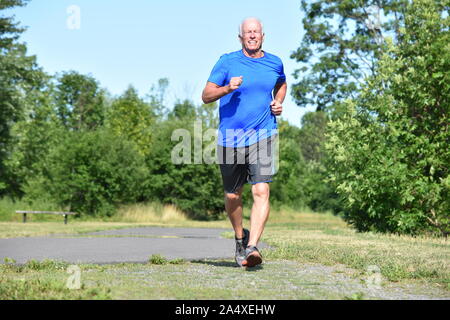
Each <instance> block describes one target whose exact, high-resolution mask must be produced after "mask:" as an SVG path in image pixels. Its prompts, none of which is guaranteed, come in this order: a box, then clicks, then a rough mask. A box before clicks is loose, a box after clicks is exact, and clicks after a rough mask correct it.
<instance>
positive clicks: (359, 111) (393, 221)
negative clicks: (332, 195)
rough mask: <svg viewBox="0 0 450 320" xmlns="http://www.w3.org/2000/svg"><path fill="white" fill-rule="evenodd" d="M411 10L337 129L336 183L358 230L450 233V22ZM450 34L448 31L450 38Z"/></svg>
mask: <svg viewBox="0 0 450 320" xmlns="http://www.w3.org/2000/svg"><path fill="white" fill-rule="evenodd" d="M443 11H444V7H443V6H439V1H431V0H420V1H414V2H412V4H410V5H409V7H408V10H407V14H406V18H405V28H403V29H402V30H401V39H400V41H399V45H397V46H394V45H392V44H391V43H390V42H389V43H388V47H389V49H388V51H387V52H386V53H385V54H384V56H383V58H382V59H381V60H380V63H379V66H378V68H377V73H376V75H375V76H374V77H372V78H371V79H369V80H368V82H367V84H366V85H365V87H364V88H363V91H362V93H361V96H360V97H359V98H358V99H357V100H353V101H348V105H347V112H346V114H345V115H344V116H343V118H342V119H340V120H337V121H332V122H331V123H330V126H329V128H330V132H329V136H328V142H327V149H328V150H329V151H330V154H331V161H330V163H329V171H330V173H331V175H330V180H331V181H332V182H333V183H334V184H335V186H336V188H337V191H338V192H339V193H340V194H341V195H342V196H343V198H344V202H345V209H346V210H345V211H346V212H345V217H346V219H347V220H348V221H349V222H351V223H352V224H354V225H355V226H356V228H357V229H358V230H361V231H367V230H376V231H382V232H398V233H410V234H418V233H422V232H427V231H432V232H439V233H440V234H442V235H448V234H449V233H450V219H449V218H450V217H449V214H450V192H449V191H450V176H449V166H448V164H449V163H450V149H449V147H448V146H449V142H450V130H449V122H448V119H449V118H450V109H449V105H450V72H449V70H450V47H449V43H450V35H449V33H448V28H449V22H450V18H449V17H448V16H447V17H445V15H444V14H443ZM446 30H447V31H446Z"/></svg>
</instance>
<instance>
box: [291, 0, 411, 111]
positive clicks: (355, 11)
mask: <svg viewBox="0 0 450 320" xmlns="http://www.w3.org/2000/svg"><path fill="white" fill-rule="evenodd" d="M406 3H407V0H386V1H380V0H315V1H309V0H308V1H307V0H302V2H301V6H302V9H303V11H304V12H305V18H304V19H303V27H304V30H305V34H304V37H303V39H302V42H301V45H300V47H299V48H298V49H297V50H296V51H295V52H293V53H292V55H291V58H293V59H295V60H296V61H297V62H299V63H300V64H301V66H300V68H299V69H297V70H295V72H294V77H295V78H296V79H299V81H298V82H297V83H295V84H294V85H293V86H292V95H293V97H294V99H295V101H296V103H297V104H298V105H299V106H301V107H305V106H307V105H314V106H316V108H317V110H324V111H325V110H327V109H330V108H331V109H333V107H334V104H335V103H336V102H339V101H343V100H344V99H346V98H348V97H356V96H357V94H358V90H359V88H360V86H361V84H362V83H363V80H364V78H365V77H368V76H371V75H373V72H374V70H375V64H376V61H377V60H378V59H379V57H380V56H381V54H382V53H383V48H384V38H385V37H386V35H393V36H394V39H395V38H396V34H397V33H398V30H399V28H400V27H401V26H402V25H403V19H404V18H403V16H404V7H405V4H406Z"/></svg>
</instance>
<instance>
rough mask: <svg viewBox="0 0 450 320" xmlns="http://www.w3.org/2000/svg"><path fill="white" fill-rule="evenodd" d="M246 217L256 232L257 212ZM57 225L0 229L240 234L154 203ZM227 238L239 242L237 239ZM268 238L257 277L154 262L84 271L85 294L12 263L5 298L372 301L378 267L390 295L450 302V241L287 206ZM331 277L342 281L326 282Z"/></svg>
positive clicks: (2, 226)
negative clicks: (400, 292)
mask: <svg viewBox="0 0 450 320" xmlns="http://www.w3.org/2000/svg"><path fill="white" fill-rule="evenodd" d="M1 204H2V202H0V205H1ZM244 217H245V219H244V225H245V226H246V227H248V226H249V221H248V220H249V210H248V208H247V209H245V214H244ZM48 218H49V221H48V222H44V221H33V220H30V221H29V222H27V223H25V224H23V223H21V222H17V221H16V222H14V221H12V222H5V221H3V222H0V238H6V237H19V236H38V235H50V234H78V235H82V234H83V233H86V232H93V231H100V230H106V229H115V228H128V227H141V226H167V227H212V228H227V229H229V230H230V229H231V227H230V224H229V222H228V221H227V220H226V219H223V220H219V221H208V222H206V221H190V220H189V219H187V218H186V217H185V216H184V215H182V214H181V213H180V212H178V211H177V210H176V209H175V208H174V207H170V206H160V205H154V204H149V205H133V206H128V207H123V208H121V210H120V211H119V214H118V215H117V216H116V217H115V218H114V219H112V221H109V222H106V221H92V220H91V221H80V220H78V219H72V220H71V219H70V218H69V223H68V224H67V225H64V223H63V222H62V221H52V220H51V218H52V217H51V216H50V217H48ZM224 235H225V236H227V237H230V238H231V237H233V233H232V232H225V233H224ZM261 240H262V241H264V242H266V243H268V244H269V245H270V246H272V249H270V250H268V249H263V250H262V254H263V257H264V261H265V264H264V267H263V268H262V269H257V270H255V271H254V272H245V271H243V270H242V269H239V268H233V267H232V265H233V262H232V261H231V260H230V261H194V262H193V261H191V262H189V261H184V260H182V259H175V260H168V259H166V258H164V257H162V256H159V255H154V256H152V257H149V260H148V263H147V264H145V265H139V264H118V265H108V266H96V265H80V267H81V268H82V270H83V273H82V274H83V279H84V281H83V283H84V287H82V288H81V289H80V290H75V291H74V290H69V289H67V288H66V287H65V286H64V285H65V280H66V279H67V277H68V274H67V272H66V271H65V268H66V267H67V264H64V263H61V262H48V261H46V262H36V261H30V262H28V263H27V264H26V265H25V266H15V265H14V264H13V262H11V261H5V263H4V264H3V265H2V266H1V268H3V269H2V274H1V276H0V299H13V298H17V299H20V298H23V299H39V298H40V297H41V298H45V299H97V298H99V299H109V298H111V299H123V298H127V299H133V298H135V299H142V298H144V299H160V298H161V299H164V298H167V299H173V298H175V299H236V297H242V298H245V299H252V298H256V299H317V298H321V297H322V298H324V299H326V298H330V299H371V298H373V296H371V295H370V292H366V291H364V290H363V289H364V288H363V287H361V286H359V287H358V283H360V282H361V281H363V280H361V279H364V278H365V277H367V275H368V268H369V266H377V268H379V270H380V271H381V275H382V277H383V288H384V289H386V290H387V289H388V288H390V287H392V288H396V287H399V286H400V287H401V286H413V287H417V288H421V289H420V290H422V291H420V290H419V291H418V293H420V292H428V290H431V291H430V292H434V291H435V290H437V291H439V292H441V294H442V292H444V293H443V296H446V297H447V298H448V297H449V296H450V293H449V292H450V268H449V267H450V266H449V263H450V250H449V249H450V248H449V244H448V240H446V239H443V238H431V237H410V236H398V235H386V234H376V233H357V232H355V231H354V230H353V229H351V228H349V227H348V226H347V225H346V223H345V222H344V221H342V219H340V218H339V217H336V216H333V215H331V214H326V213H325V214H319V213H312V212H298V211H294V210H291V209H286V208H280V209H278V210H272V212H271V216H270V218H269V221H268V223H267V226H266V229H265V231H264V234H263V237H262V239H261ZM286 261H287V262H288V263H286ZM289 264H292V266H294V267H293V269H292V270H291V269H290V268H289V267H286V265H287V266H289ZM299 268H300V269H299ZM302 268H306V269H305V270H317V272H316V271H311V272H312V273H310V274H309V275H308V277H305V276H304V275H303V274H302V273H301V272H298V270H303V269H302ZM321 268H322V269H321ZM329 273H331V274H334V278H333V277H331V276H330V278H327V277H328V276H329V275H327V274H329ZM341 275H342V276H345V277H347V278H346V280H345V281H347V282H352V281H354V283H353V282H352V283H353V287H352V288H354V290H353V289H352V290H353V291H352V290H350V291H349V290H340V289H339V288H338V287H337V286H336V285H331V284H330V283H333V281H335V280H333V279H336V277H338V276H341ZM244 280H245V281H247V282H248V281H249V283H252V282H253V283H254V285H253V289H254V290H246V288H244V287H242V285H243V282H242V281H244ZM327 284H328V285H327ZM68 290H69V291H68Z"/></svg>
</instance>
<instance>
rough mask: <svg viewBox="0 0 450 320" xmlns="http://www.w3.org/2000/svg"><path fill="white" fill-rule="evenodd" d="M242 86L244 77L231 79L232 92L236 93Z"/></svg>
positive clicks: (229, 85)
mask: <svg viewBox="0 0 450 320" xmlns="http://www.w3.org/2000/svg"><path fill="white" fill-rule="evenodd" d="M241 84H242V76H240V77H232V78H231V79H230V83H229V84H228V87H229V88H230V90H231V91H234V90H236V89H237V88H239V86H240V85H241Z"/></svg>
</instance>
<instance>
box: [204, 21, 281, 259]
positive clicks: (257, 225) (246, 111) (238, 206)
mask: <svg viewBox="0 0 450 320" xmlns="http://www.w3.org/2000/svg"><path fill="white" fill-rule="evenodd" d="M239 40H240V42H241V44H242V50H239V51H235V52H231V53H228V54H224V55H222V56H221V57H220V59H219V61H218V62H217V63H216V65H215V66H214V68H213V70H212V72H211V74H210V76H209V78H208V81H207V83H206V86H205V89H204V90H203V94H202V99H203V102H204V103H211V102H214V101H216V100H218V99H220V108H219V113H220V125H219V131H218V148H217V151H218V158H219V163H220V170H221V173H222V180H223V185H224V189H225V209H226V211H227V214H228V217H229V219H230V221H231V224H232V226H233V229H234V232H235V239H236V255H235V258H236V263H237V264H238V265H239V266H245V267H253V266H256V265H258V264H260V263H262V257H261V254H260V252H259V251H258V249H257V247H256V246H257V244H258V241H259V239H260V237H261V235H262V233H263V230H264V226H265V224H266V221H267V219H268V217H269V211H270V204H269V184H268V183H269V182H271V181H272V176H273V175H274V174H275V172H274V169H273V168H274V159H273V145H274V140H275V139H276V137H277V122H276V117H275V116H278V115H280V114H281V112H282V103H283V101H284V98H285V96H286V89H287V85H286V76H285V74H284V70H283V63H282V62H281V60H280V58H278V57H277V56H275V55H273V54H270V53H268V52H266V51H264V50H262V44H263V42H264V32H263V25H262V23H261V21H260V20H259V19H257V18H247V19H245V20H244V21H242V23H241V24H240V27H239ZM246 182H249V183H251V184H252V186H251V191H252V195H253V206H252V209H251V217H250V231H248V230H247V229H244V228H243V224H242V189H243V185H244V184H245V183H246Z"/></svg>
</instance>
